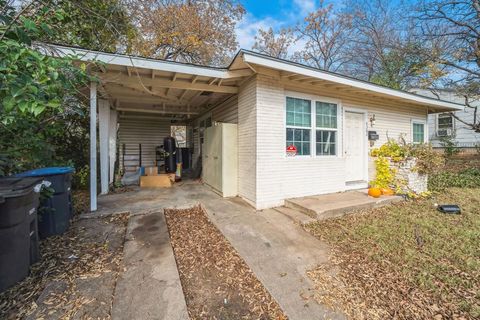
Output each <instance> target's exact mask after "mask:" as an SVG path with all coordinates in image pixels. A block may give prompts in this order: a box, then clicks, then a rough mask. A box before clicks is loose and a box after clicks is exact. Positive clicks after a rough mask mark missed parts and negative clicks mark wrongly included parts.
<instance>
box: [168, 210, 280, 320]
mask: <svg viewBox="0 0 480 320" xmlns="http://www.w3.org/2000/svg"><path fill="white" fill-rule="evenodd" d="M165 217H166V220H167V225H168V230H169V233H170V238H171V243H172V246H173V251H174V253H175V258H176V261H177V267H178V271H179V274H180V280H181V283H182V287H183V291H184V294H185V299H186V303H187V307H188V313H189V315H190V318H191V319H287V317H286V316H285V314H284V313H283V311H282V310H281V309H280V307H279V305H278V303H277V302H276V301H275V300H274V299H273V298H272V296H271V295H270V294H269V292H268V291H267V290H266V289H265V288H264V286H263V285H262V284H261V282H260V281H259V280H258V279H257V278H256V277H255V275H254V273H253V272H252V270H250V268H249V267H248V265H247V264H246V263H245V261H244V260H243V259H242V258H241V257H240V256H239V254H238V253H237V252H236V251H235V249H234V248H233V247H232V246H231V244H230V243H229V242H228V241H227V239H226V238H225V237H224V236H223V234H222V233H221V232H220V231H219V230H218V229H217V228H216V227H215V226H214V225H213V223H212V222H210V220H209V219H208V217H207V215H206V212H205V211H204V210H203V209H202V208H201V207H200V206H196V207H193V208H189V209H166V210H165Z"/></svg>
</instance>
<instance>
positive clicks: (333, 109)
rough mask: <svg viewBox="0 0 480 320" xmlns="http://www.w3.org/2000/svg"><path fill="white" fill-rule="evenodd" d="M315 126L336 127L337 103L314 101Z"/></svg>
mask: <svg viewBox="0 0 480 320" xmlns="http://www.w3.org/2000/svg"><path fill="white" fill-rule="evenodd" d="M316 120H317V128H336V127H337V105H336V104H333V103H325V102H318V101H317V102H316Z"/></svg>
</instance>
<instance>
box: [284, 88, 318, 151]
mask: <svg viewBox="0 0 480 320" xmlns="http://www.w3.org/2000/svg"><path fill="white" fill-rule="evenodd" d="M286 109H287V141H286V142H287V147H288V146H290V145H294V146H295V147H296V148H297V154H298V155H302V156H305V155H310V140H311V139H310V136H311V126H312V102H311V101H310V100H306V99H297V98H291V97H287V108H286Z"/></svg>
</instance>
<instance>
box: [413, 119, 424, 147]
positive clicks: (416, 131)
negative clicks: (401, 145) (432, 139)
mask: <svg viewBox="0 0 480 320" xmlns="http://www.w3.org/2000/svg"><path fill="white" fill-rule="evenodd" d="M412 138H413V139H412V142H413V143H424V142H425V122H423V121H412Z"/></svg>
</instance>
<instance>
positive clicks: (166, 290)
mask: <svg viewBox="0 0 480 320" xmlns="http://www.w3.org/2000/svg"><path fill="white" fill-rule="evenodd" d="M196 204H202V205H203V206H204V207H205V208H206V210H207V213H208V216H209V218H210V220H211V221H212V222H213V223H214V224H215V225H216V226H217V228H218V229H219V230H220V231H221V232H222V233H223V234H224V235H225V237H226V238H227V240H228V241H229V242H230V243H231V244H232V245H233V247H234V248H235V249H236V250H237V252H238V253H239V254H240V255H241V256H242V258H243V259H244V260H245V262H246V263H247V264H248V265H249V267H250V268H251V269H252V271H253V272H254V273H255V275H256V276H257V278H258V279H259V280H260V281H261V282H262V284H263V285H264V286H265V288H266V289H267V290H268V291H269V292H270V294H271V295H272V296H273V297H274V298H275V300H276V301H277V302H278V303H279V305H280V306H281V308H282V310H283V311H284V312H285V313H286V315H287V316H288V317H289V319H291V320H296V319H302V320H309V319H344V318H345V317H344V316H343V315H342V314H338V313H334V312H332V311H331V310H329V309H328V308H326V307H325V306H323V305H320V304H318V303H317V302H316V301H315V300H314V299H313V297H312V296H313V288H314V285H313V283H312V282H311V281H310V279H309V278H308V276H307V275H306V271H307V270H309V269H311V268H313V267H315V266H317V265H318V264H323V263H328V254H329V248H328V247H327V246H326V245H325V244H324V243H322V242H321V241H319V240H318V239H316V238H314V237H313V236H311V235H310V234H309V233H307V232H306V231H305V230H303V228H302V227H301V226H300V225H299V224H297V223H295V222H294V221H292V220H291V219H290V218H288V217H287V216H285V215H284V214H282V213H280V212H278V211H276V210H273V209H270V210H264V211H256V210H255V209H253V208H252V207H250V206H249V205H248V204H247V203H246V202H244V201H243V200H241V199H239V198H231V199H225V198H222V197H220V196H219V195H217V194H216V193H215V192H213V191H211V190H210V189H209V188H208V187H205V186H203V185H202V184H199V183H192V182H187V183H183V184H176V185H175V186H173V187H172V188H165V189H141V190H137V191H134V192H128V193H126V194H115V195H109V196H105V197H101V198H100V203H99V208H100V209H101V210H100V211H99V212H98V213H97V214H112V213H115V212H124V211H129V212H130V213H131V215H132V216H133V217H132V218H131V223H130V225H129V227H128V231H127V237H129V238H128V239H129V240H128V241H127V243H126V244H125V268H126V269H125V271H124V273H123V274H122V275H121V277H120V279H119V281H118V283H117V288H116V291H115V298H114V305H113V313H112V316H113V318H114V319H127V318H128V319H187V318H188V315H187V311H186V306H185V301H184V297H183V292H182V290H181V283H180V280H179V276H178V271H177V269H176V264H175V259H174V256H173V251H172V249H171V245H170V241H169V237H168V231H167V229H166V225H165V220H164V216H163V209H164V208H185V207H190V206H193V205H196Z"/></svg>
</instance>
